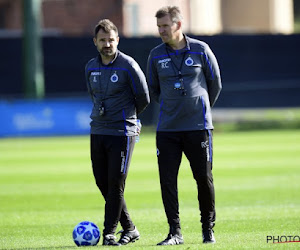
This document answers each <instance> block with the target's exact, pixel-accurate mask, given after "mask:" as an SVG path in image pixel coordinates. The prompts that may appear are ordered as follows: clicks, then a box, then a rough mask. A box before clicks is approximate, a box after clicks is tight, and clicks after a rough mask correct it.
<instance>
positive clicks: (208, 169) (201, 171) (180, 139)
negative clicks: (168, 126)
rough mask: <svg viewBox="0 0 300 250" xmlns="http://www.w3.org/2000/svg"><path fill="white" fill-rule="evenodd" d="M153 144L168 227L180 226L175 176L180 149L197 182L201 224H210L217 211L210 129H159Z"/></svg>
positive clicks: (207, 226) (213, 220)
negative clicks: (171, 130) (161, 130)
mask: <svg viewBox="0 0 300 250" xmlns="http://www.w3.org/2000/svg"><path fill="white" fill-rule="evenodd" d="M156 145H157V156H158V166H159V175H160V185H161V193H162V199H163V204H164V207H165V212H166V216H167V219H168V223H169V225H170V228H180V219H179V205H178V189H177V177H178V171H179V166H180V163H181V158H182V153H184V154H185V155H186V157H187V159H188V160H189V162H190V166H191V169H192V172H193V177H194V179H195V180H196V183H197V188H198V201H199V208H200V212H201V222H202V228H203V229H208V228H213V226H214V224H215V216H216V215H215V214H216V213H215V191H214V184H213V176H212V131H210V130H199V131H184V132H160V131H158V132H157V134H156Z"/></svg>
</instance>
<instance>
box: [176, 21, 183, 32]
mask: <svg viewBox="0 0 300 250" xmlns="http://www.w3.org/2000/svg"><path fill="white" fill-rule="evenodd" d="M181 28H182V22H181V21H178V22H177V30H180V29H181Z"/></svg>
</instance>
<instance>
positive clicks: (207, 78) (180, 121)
mask: <svg viewBox="0 0 300 250" xmlns="http://www.w3.org/2000/svg"><path fill="white" fill-rule="evenodd" d="M185 39H186V43H187V46H186V47H185V48H183V49H181V50H173V49H172V48H171V47H170V46H168V45H167V44H164V43H162V44H160V45H158V46H157V47H155V48H154V49H152V50H151V52H150V55H149V58H148V64H147V82H148V85H149V90H150V94H151V98H152V99H153V100H155V101H156V102H158V103H159V104H160V114H159V119H158V125H157V131H193V130H204V129H213V128H214V127H213V123H212V115H211V107H213V105H214V104H215V102H216V100H217V99H218V96H219V94H220V91H221V89H222V84H221V76H220V70H219V66H218V63H217V60H216V58H215V56H214V54H213V52H212V51H211V49H210V48H209V46H208V45H207V44H206V43H204V42H202V41H199V40H196V39H193V38H190V37H188V36H185Z"/></svg>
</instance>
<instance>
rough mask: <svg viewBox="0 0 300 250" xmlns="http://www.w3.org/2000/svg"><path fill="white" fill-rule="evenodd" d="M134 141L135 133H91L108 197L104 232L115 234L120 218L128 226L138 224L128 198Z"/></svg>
mask: <svg viewBox="0 0 300 250" xmlns="http://www.w3.org/2000/svg"><path fill="white" fill-rule="evenodd" d="M134 144H135V136H131V137H128V136H111V135H96V134H91V147H90V148H91V160H92V167H93V173H94V177H95V180H96V184H97V186H98V188H99V189H100V191H101V193H102V195H103V197H104V199H105V216H104V230H103V234H104V235H106V234H114V233H115V230H116V228H117V225H118V222H119V221H120V223H121V226H122V227H123V229H124V230H126V229H130V228H134V225H133V223H132V221H131V219H130V217H129V213H128V211H127V207H126V203H125V200H124V189H125V180H126V177H127V173H128V168H129V164H130V160H131V156H132V152H133V148H134Z"/></svg>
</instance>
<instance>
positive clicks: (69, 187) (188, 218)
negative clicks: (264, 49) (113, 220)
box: [0, 130, 300, 249]
mask: <svg viewBox="0 0 300 250" xmlns="http://www.w3.org/2000/svg"><path fill="white" fill-rule="evenodd" d="M299 168H300V131H299V130H270V131H252V132H223V133H221V132H215V134H214V169H213V174H214V180H215V189H216V211H217V221H216V226H215V237H216V240H217V243H216V244H214V245H204V244H202V240H201V226H200V222H199V220H200V216H199V210H198V203H197V193H196V184H195V181H194V180H193V177H192V173H191V171H190V168H189V165H188V162H187V160H186V158H185V157H184V158H183V161H182V164H181V168H180V172H179V183H178V186H179V202H180V218H181V223H182V233H183V236H184V240H185V244H184V245H181V246H177V247H176V249H261V248H266V249H300V243H281V244H273V243H271V242H269V243H267V236H276V237H277V236H296V235H300V171H299ZM125 198H126V201H127V206H128V209H129V212H130V214H131V217H132V219H133V221H134V223H135V224H136V225H137V227H138V229H139V231H140V233H141V239H140V240H139V241H137V242H136V243H134V244H130V245H128V246H124V247H123V246H122V248H130V247H131V248H133V249H161V248H163V249H175V247H156V246H155V245H156V243H158V242H159V241H161V240H163V239H164V238H165V237H166V236H167V233H168V225H167V221H166V217H165V214H164V209H163V205H162V201H161V195H160V187H159V178H158V168H157V161H156V147H155V134H154V133H150V132H148V133H146V132H144V133H143V132H142V134H141V137H140V142H139V143H138V144H136V147H135V151H134V155H133V159H132V162H131V166H130V170H129V175H128V178H127V183H126V190H125ZM103 211H104V201H103V198H102V196H101V194H100V192H99V191H98V189H97V187H96V184H95V182H94V178H93V176H92V169H91V164H90V159H89V137H88V136H79V137H51V138H44V137H43V138H7V139H1V140H0V228H1V230H0V249H76V248H77V247H76V246H75V244H74V242H73V239H72V230H73V228H74V226H75V225H76V224H77V223H78V222H80V221H83V220H90V221H92V222H94V223H96V224H97V225H98V226H99V228H100V231H102V229H103V217H104V214H103ZM119 229H120V227H118V230H119ZM101 243H102V239H101V240H100V244H98V246H96V248H102V249H105V248H104V247H102V245H101ZM94 248H95V247H94ZM86 249H91V248H89V247H87V248H86Z"/></svg>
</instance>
